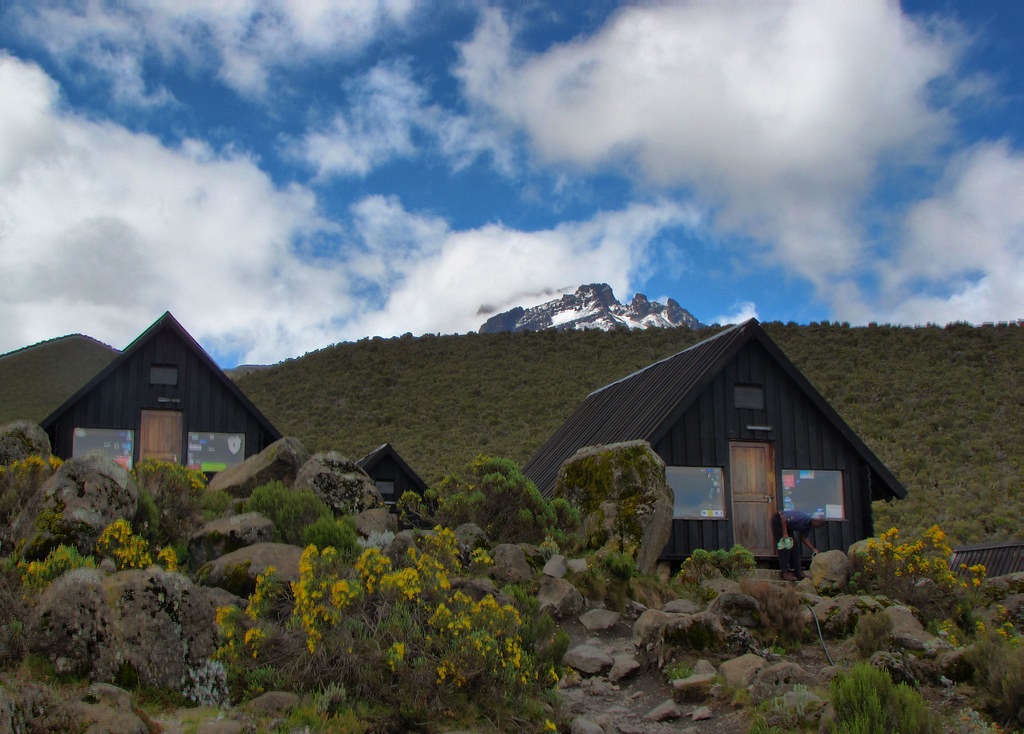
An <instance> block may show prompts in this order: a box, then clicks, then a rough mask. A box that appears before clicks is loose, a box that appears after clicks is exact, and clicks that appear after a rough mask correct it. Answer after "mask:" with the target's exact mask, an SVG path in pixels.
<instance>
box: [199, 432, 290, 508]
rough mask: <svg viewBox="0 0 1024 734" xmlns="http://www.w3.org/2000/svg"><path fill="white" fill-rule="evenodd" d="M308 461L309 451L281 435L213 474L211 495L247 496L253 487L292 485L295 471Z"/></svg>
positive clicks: (209, 486)
mask: <svg viewBox="0 0 1024 734" xmlns="http://www.w3.org/2000/svg"><path fill="white" fill-rule="evenodd" d="M308 459H309V451H307V450H306V447H305V446H303V445H302V442H301V441H299V439H297V438H293V437H292V436H285V437H284V438H282V439H279V440H277V441H275V442H274V443H272V444H270V445H269V446H267V448H265V449H263V450H262V451H260V452H259V453H258V454H256V455H255V456H250V457H249V458H248V459H246V460H245V461H243V462H242V463H241V464H236V465H235V466H232V467H228V468H227V469H225V470H224V471H220V472H217V473H216V474H214V475H213V479H211V480H210V484H209V485H208V489H209V490H210V491H212V492H227V493H228V494H230V495H231V496H232V497H248V496H249V495H251V494H252V491H253V490H254V489H256V488H257V487H262V486H263V485H264V484H268V483H270V482H275V481H277V482H281V483H282V484H284V485H285V486H286V487H290V486H292V484H293V483H294V482H295V475H296V474H298V472H299V468H300V467H301V466H302V465H303V464H305V463H306V461H307V460H308Z"/></svg>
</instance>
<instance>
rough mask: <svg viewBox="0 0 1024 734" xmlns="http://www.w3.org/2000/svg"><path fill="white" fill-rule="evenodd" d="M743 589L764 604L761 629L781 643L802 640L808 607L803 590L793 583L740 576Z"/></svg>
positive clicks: (762, 605)
mask: <svg viewBox="0 0 1024 734" xmlns="http://www.w3.org/2000/svg"><path fill="white" fill-rule="evenodd" d="M740 591H742V592H743V593H744V594H748V595H749V596H752V597H754V598H755V599H757V603H758V604H759V605H760V606H761V614H762V617H761V622H762V625H763V626H764V627H765V628H766V629H764V630H762V633H763V634H765V635H770V636H771V639H772V641H775V642H778V643H780V644H793V643H799V642H800V641H801V639H802V638H803V634H804V629H805V616H804V615H805V611H804V605H803V602H802V601H801V598H800V594H799V593H797V590H796V588H795V587H794V586H793V585H792V584H786V585H785V586H777V585H775V584H771V583H769V582H768V581H758V580H756V579H752V578H742V579H740Z"/></svg>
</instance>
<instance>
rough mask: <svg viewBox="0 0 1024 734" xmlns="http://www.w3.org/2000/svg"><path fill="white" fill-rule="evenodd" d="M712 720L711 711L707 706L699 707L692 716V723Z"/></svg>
mask: <svg viewBox="0 0 1024 734" xmlns="http://www.w3.org/2000/svg"><path fill="white" fill-rule="evenodd" d="M710 718H711V709H710V708H708V707H707V706H698V707H697V708H695V709H694V710H693V712H692V713H691V714H690V720H691V721H707V720H708V719H710Z"/></svg>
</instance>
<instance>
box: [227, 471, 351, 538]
mask: <svg viewBox="0 0 1024 734" xmlns="http://www.w3.org/2000/svg"><path fill="white" fill-rule="evenodd" d="M245 511H246V512H259V513H260V514H261V515H263V516H264V517H266V518H267V519H269V520H270V521H272V522H273V523H274V539H275V540H276V541H278V542H280V543H289V544H291V545H304V543H303V537H302V534H303V532H304V531H305V529H306V528H307V527H309V526H310V525H312V524H313V523H315V522H316V521H317V520H318V519H320V518H321V517H326V518H330V519H333V518H334V515H333V513H332V512H331V510H330V508H329V507H327V505H326V504H324V502H323V500H321V499H320V498H319V497H317V496H316V493H315V492H314V491H313V490H312V489H310V488H308V487H303V488H301V489H297V490H291V489H289V488H288V487H286V486H284V484H282V483H281V482H278V481H274V482H269V483H267V484H264V485H263V486H261V487H257V488H256V489H254V490H253V491H252V495H250V497H249V499H248V500H247V501H246V503H245Z"/></svg>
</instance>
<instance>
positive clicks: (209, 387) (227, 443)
mask: <svg viewBox="0 0 1024 734" xmlns="http://www.w3.org/2000/svg"><path fill="white" fill-rule="evenodd" d="M40 425H41V426H42V428H43V430H45V431H46V432H47V434H49V436H50V443H51V445H52V447H53V453H54V454H55V455H56V456H59V457H61V458H63V459H67V458H70V457H72V456H79V455H84V454H87V453H90V452H94V451H100V452H103V453H106V454H108V455H110V456H112V457H113V458H114V459H115V460H116V461H117V462H119V463H120V464H122V465H123V466H125V467H126V468H129V469H130V468H131V467H132V466H133V465H134V464H135V463H137V462H139V461H142V460H143V459H155V460H159V461H169V462H172V463H177V464H183V465H185V466H188V467H190V468H193V469H200V470H202V471H204V472H216V471H220V470H222V469H226V468H227V467H229V466H233V465H235V464H239V463H241V462H242V461H244V460H245V459H246V458H247V457H249V456H252V455H253V454H257V453H259V452H260V451H262V450H263V449H264V448H266V447H267V446H269V445H270V444H271V443H273V442H274V441H276V440H277V439H279V438H280V437H281V434H280V433H279V432H278V430H277V429H276V428H274V426H273V425H272V424H271V423H270V421H269V420H267V418H266V417H265V416H264V415H263V414H262V413H261V412H260V411H259V410H258V409H257V408H256V406H255V405H253V404H252V402H251V401H250V400H249V399H248V398H247V397H246V396H245V394H244V393H243V392H242V391H241V390H240V389H239V388H238V386H237V385H235V383H234V382H233V381H232V380H231V379H230V378H229V377H228V376H227V375H226V374H224V372H223V371H222V370H221V369H220V368H219V367H218V366H217V364H216V363H215V362H214V361H213V359H211V357H210V356H209V355H208V354H207V353H206V352H205V351H204V350H203V348H202V347H201V346H199V344H198V343H197V342H196V340H195V339H193V338H192V337H191V335H189V333H188V332H187V331H185V329H184V328H182V326H181V324H179V323H178V322H177V321H176V320H175V318H174V317H173V316H172V315H171V314H170V312H167V313H165V314H164V315H163V316H161V317H160V318H159V319H157V321H156V322H155V323H154V324H153V325H152V326H150V327H149V328H148V329H147V330H146V331H145V332H143V333H142V334H141V335H140V336H139V337H138V338H137V339H136V340H135V341H133V342H132V343H131V344H129V345H128V346H127V347H126V348H125V349H124V351H123V352H121V353H120V354H118V355H117V357H116V358H114V359H113V360H112V361H111V362H110V363H109V364H108V365H107V366H106V367H104V368H103V369H102V370H100V372H99V373H98V374H96V376H95V377H93V378H92V379H91V380H90V381H89V382H87V383H86V384H85V385H84V386H82V387H81V388H80V389H79V390H78V391H77V392H75V393H74V394H73V395H72V396H71V397H70V398H68V399H67V400H66V401H65V402H64V403H63V404H62V405H61V406H60V407H58V408H57V409H56V410H54V411H53V412H52V413H51V414H50V415H49V416H47V417H46V418H45V419H44V420H43V421H42V422H41V424H40Z"/></svg>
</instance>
